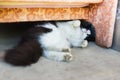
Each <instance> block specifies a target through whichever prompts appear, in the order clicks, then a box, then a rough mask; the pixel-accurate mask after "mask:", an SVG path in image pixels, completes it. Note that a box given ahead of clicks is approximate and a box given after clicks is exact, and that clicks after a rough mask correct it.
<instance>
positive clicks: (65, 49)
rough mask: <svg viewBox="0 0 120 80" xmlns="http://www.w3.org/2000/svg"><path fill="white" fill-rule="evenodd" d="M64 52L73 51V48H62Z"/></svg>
mask: <svg viewBox="0 0 120 80" xmlns="http://www.w3.org/2000/svg"><path fill="white" fill-rule="evenodd" d="M62 52H68V53H71V49H70V48H64V49H62Z"/></svg>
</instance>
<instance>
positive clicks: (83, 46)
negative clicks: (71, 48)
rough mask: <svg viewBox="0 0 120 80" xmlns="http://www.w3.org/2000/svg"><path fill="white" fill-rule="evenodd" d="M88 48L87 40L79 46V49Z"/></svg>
mask: <svg viewBox="0 0 120 80" xmlns="http://www.w3.org/2000/svg"><path fill="white" fill-rule="evenodd" d="M87 46H88V41H87V40H84V41H83V42H82V44H81V47H82V48H85V47H87Z"/></svg>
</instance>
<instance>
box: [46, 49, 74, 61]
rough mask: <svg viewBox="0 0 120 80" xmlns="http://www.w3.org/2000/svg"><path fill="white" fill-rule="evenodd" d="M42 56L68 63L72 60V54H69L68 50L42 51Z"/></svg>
mask: <svg viewBox="0 0 120 80" xmlns="http://www.w3.org/2000/svg"><path fill="white" fill-rule="evenodd" d="M44 56H45V57H47V58H48V59H51V60H54V61H66V62H69V61H71V60H72V59H73V56H72V54H71V53H70V52H69V50H68V49H65V50H63V51H62V52H59V51H44Z"/></svg>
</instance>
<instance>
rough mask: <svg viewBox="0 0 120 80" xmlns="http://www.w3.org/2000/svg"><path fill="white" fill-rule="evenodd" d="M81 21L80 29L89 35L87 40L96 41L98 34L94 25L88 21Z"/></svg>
mask: <svg viewBox="0 0 120 80" xmlns="http://www.w3.org/2000/svg"><path fill="white" fill-rule="evenodd" d="M80 21H81V25H80V28H81V29H82V31H83V32H84V33H86V34H87V37H86V38H85V40H88V41H95V37H96V32H95V28H94V26H93V25H92V23H90V22H88V21H86V20H80Z"/></svg>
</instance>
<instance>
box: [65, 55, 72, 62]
mask: <svg viewBox="0 0 120 80" xmlns="http://www.w3.org/2000/svg"><path fill="white" fill-rule="evenodd" d="M72 59H73V56H72V54H70V53H66V54H64V60H63V61H66V62H69V61H72Z"/></svg>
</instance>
